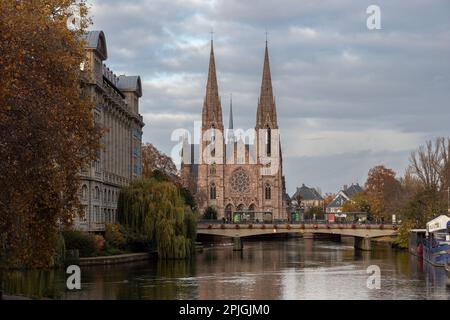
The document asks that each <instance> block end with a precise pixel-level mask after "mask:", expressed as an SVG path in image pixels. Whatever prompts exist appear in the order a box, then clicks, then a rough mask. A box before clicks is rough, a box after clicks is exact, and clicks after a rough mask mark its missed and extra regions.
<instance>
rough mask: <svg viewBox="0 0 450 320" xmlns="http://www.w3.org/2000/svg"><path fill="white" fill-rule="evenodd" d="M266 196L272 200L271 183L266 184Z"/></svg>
mask: <svg viewBox="0 0 450 320" xmlns="http://www.w3.org/2000/svg"><path fill="white" fill-rule="evenodd" d="M265 189H266V190H265V198H266V200H271V199H272V188H271V187H270V185H266V188H265Z"/></svg>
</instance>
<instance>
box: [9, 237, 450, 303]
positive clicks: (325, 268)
mask: <svg viewBox="0 0 450 320" xmlns="http://www.w3.org/2000/svg"><path fill="white" fill-rule="evenodd" d="M232 248H233V247H232V246H231V245H227V244H222V245H219V246H217V245H216V246H213V247H206V248H205V249H204V250H203V252H200V253H198V254H197V255H196V257H195V258H194V259H192V260H191V261H167V262H156V261H151V262H145V261H144V262H139V263H133V264H125V265H114V266H95V267H83V268H82V289H81V291H77V292H69V291H67V290H66V289H65V281H66V280H65V277H66V275H65V273H64V271H62V270H60V271H48V272H44V271H27V272H12V273H10V274H9V276H8V277H7V280H6V283H5V289H6V290H5V291H6V292H7V293H8V294H23V295H27V296H34V297H38V298H42V297H49V298H53V299H164V300H165V299H170V300H172V299H184V300H191V299H212V300H228V299H243V300H253V299H263V300H267V299H270V300H271V299H289V300H298V299H364V300H365V299H450V282H449V280H448V278H447V276H446V274H445V270H444V269H443V268H434V267H432V266H430V265H428V264H427V263H426V262H423V261H421V260H420V259H418V258H416V257H414V256H410V255H409V254H408V253H407V252H401V251H396V250H392V249H390V248H389V247H387V246H386V245H379V244H377V245H376V246H375V250H374V251H371V252H362V251H357V250H355V249H354V248H353V245H352V239H343V240H342V242H340V243H337V242H331V241H319V240H312V239H280V240H271V241H251V242H245V245H244V250H243V251H242V252H233V250H232ZM371 265H376V266H379V267H380V270H381V283H380V288H379V289H369V288H368V286H367V279H368V277H369V274H368V273H367V268H368V267H369V266H371Z"/></svg>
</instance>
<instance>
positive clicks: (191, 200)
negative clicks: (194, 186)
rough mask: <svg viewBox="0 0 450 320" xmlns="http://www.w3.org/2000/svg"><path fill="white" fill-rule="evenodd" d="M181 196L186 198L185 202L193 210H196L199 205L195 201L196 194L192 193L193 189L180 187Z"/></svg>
mask: <svg viewBox="0 0 450 320" xmlns="http://www.w3.org/2000/svg"><path fill="white" fill-rule="evenodd" d="M180 194H181V197H182V198H183V200H184V203H185V204H186V205H187V206H189V208H191V210H192V211H194V210H195V208H196V207H197V202H196V201H195V198H194V196H193V195H192V193H191V191H189V189H187V188H181V189H180Z"/></svg>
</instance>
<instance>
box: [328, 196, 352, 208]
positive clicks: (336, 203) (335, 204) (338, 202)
mask: <svg viewBox="0 0 450 320" xmlns="http://www.w3.org/2000/svg"><path fill="white" fill-rule="evenodd" d="M347 201H348V199H347V198H346V197H345V196H344V195H343V194H341V193H339V194H338V195H337V196H336V197H335V198H334V199H333V201H331V202H330V204H329V205H328V206H327V208H340V207H342V206H343V205H344V203H346V202H347Z"/></svg>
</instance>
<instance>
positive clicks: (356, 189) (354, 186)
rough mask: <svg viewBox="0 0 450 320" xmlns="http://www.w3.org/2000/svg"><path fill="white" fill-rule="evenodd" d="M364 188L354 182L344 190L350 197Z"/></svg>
mask: <svg viewBox="0 0 450 320" xmlns="http://www.w3.org/2000/svg"><path fill="white" fill-rule="evenodd" d="M363 191H364V190H363V188H361V186H360V185H359V184H352V185H351V186H350V187H349V188H348V189H347V190H343V192H344V193H345V194H346V195H347V196H348V197H349V198H352V197H353V196H354V195H355V194H357V193H361V192H363Z"/></svg>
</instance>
